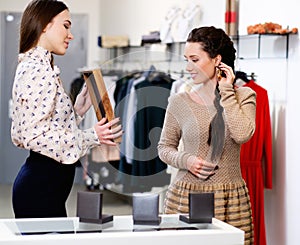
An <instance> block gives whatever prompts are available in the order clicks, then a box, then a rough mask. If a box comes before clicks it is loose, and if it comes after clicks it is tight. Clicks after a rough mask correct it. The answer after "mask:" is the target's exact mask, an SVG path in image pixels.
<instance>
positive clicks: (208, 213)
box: [179, 193, 215, 223]
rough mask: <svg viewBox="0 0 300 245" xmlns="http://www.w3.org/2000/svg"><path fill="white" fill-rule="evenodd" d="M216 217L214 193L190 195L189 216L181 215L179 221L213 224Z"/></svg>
mask: <svg viewBox="0 0 300 245" xmlns="http://www.w3.org/2000/svg"><path fill="white" fill-rule="evenodd" d="M214 216H215V200H214V193H189V214H188V215H184V214H182V215H179V219H180V220H181V221H184V222H186V223H211V222H212V218H213V217H214Z"/></svg>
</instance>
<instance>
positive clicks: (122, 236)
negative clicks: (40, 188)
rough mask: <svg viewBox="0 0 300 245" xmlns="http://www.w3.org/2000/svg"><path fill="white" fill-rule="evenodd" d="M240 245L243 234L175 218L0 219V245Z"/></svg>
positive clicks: (216, 223) (214, 224) (219, 223)
mask: <svg viewBox="0 0 300 245" xmlns="http://www.w3.org/2000/svg"><path fill="white" fill-rule="evenodd" d="M187 241H188V243H189V244H190V245H192V244H199V242H201V244H206V245H214V244H218V245H219V244H223V245H227V244H228V245H229V244H232V245H233V244H235V245H237V244H244V232H243V231H242V230H239V229H237V228H235V227H233V226H231V225H229V224H226V223H224V222H222V221H219V220H217V219H215V218H213V220H212V223H194V224H188V223H185V222H183V221H180V220H179V215H161V223H160V224H159V225H134V224H133V219H132V216H131V215H124V216H114V217H113V221H111V222H107V223H105V224H92V223H82V222H79V218H78V217H70V218H42V219H0V244H5V245H19V244H22V245H24V244H28V245H29V244H30V245H35V244H39V245H40V244H49V245H50V244H55V245H59V244H72V245H76V244H89V245H93V244H102V245H105V244H124V243H125V244H130V245H135V244H143V245H147V244H151V245H153V244H155V243H156V244H157V243H159V244H171V243H172V244H180V245H182V244H185V243H186V242H187Z"/></svg>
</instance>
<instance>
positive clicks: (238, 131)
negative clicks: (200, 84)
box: [219, 84, 256, 144]
mask: <svg viewBox="0 0 300 245" xmlns="http://www.w3.org/2000/svg"><path fill="white" fill-rule="evenodd" d="M219 89H220V95H221V105H222V106H223V108H224V116H225V121H226V124H227V126H228V128H229V132H230V137H231V138H232V139H233V140H235V142H237V143H238V144H242V143H245V142H247V141H248V140H249V139H250V138H251V137H252V135H253V134H254V131H255V115H256V93H255V91H253V90H252V89H251V88H249V87H240V88H238V89H237V90H235V89H234V88H233V86H232V85H230V84H220V86H219Z"/></svg>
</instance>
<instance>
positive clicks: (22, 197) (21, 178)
mask: <svg viewBox="0 0 300 245" xmlns="http://www.w3.org/2000/svg"><path fill="white" fill-rule="evenodd" d="M75 168H76V164H62V163H59V162H57V161H55V160H53V159H51V158H49V157H47V156H44V155H41V154H39V153H36V152H33V151H30V155H29V157H28V158H27V159H26V162H25V164H24V165H23V166H22V167H21V169H20V171H19V173H18V175H17V177H16V179H15V182H14V185H13V194H12V202H13V210H14V213H15V218H45V217H67V211H66V201H67V198H68V196H69V194H70V191H71V189H72V185H73V182H74V176H75Z"/></svg>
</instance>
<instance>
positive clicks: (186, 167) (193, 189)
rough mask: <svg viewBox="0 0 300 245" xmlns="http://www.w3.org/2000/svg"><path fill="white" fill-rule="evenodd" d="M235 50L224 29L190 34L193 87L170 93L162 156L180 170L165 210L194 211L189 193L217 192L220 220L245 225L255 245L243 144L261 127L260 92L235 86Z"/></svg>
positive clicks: (188, 52)
mask: <svg viewBox="0 0 300 245" xmlns="http://www.w3.org/2000/svg"><path fill="white" fill-rule="evenodd" d="M235 53H236V50H235V48H234V45H233V42H232V40H231V39H230V37H229V36H228V35H227V34H226V33H225V32H224V30H222V29H220V28H216V27H213V26H205V27H200V28H195V29H193V30H192V31H191V32H190V33H189V35H188V38H187V42H186V44H185V48H184V58H185V60H186V71H187V72H188V73H189V74H190V76H191V79H192V80H193V86H192V89H191V90H190V91H188V92H181V93H178V94H174V95H172V96H170V97H169V104H168V107H167V109H166V115H165V121H164V125H163V129H162V133H161V138H160V141H159V143H158V154H159V157H160V159H161V160H162V161H164V162H165V163H166V164H169V165H171V166H173V167H175V168H177V169H178V172H177V175H176V177H175V179H174V180H173V181H172V183H171V184H170V185H169V187H168V190H167V193H166V198H165V202H164V213H167V214H172V213H188V212H189V199H188V197H189V193H206V192H213V193H214V202H215V218H217V219H219V220H221V221H224V222H226V223H228V224H231V225H233V226H235V227H237V228H239V229H242V230H243V231H244V232H245V244H253V224H252V213H251V204H250V198H249V194H248V189H247V186H246V183H245V181H244V180H243V178H242V175H241V169H240V148H241V144H243V143H245V142H247V141H248V140H249V139H250V138H251V137H252V135H253V133H254V131H255V111H256V93H255V92H254V91H253V90H252V89H250V88H248V87H240V88H236V87H235V86H234V85H233V82H234V78H235V76H234V61H235ZM179 141H181V144H182V145H181V147H178V146H179ZM199 208H201V207H199Z"/></svg>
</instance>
